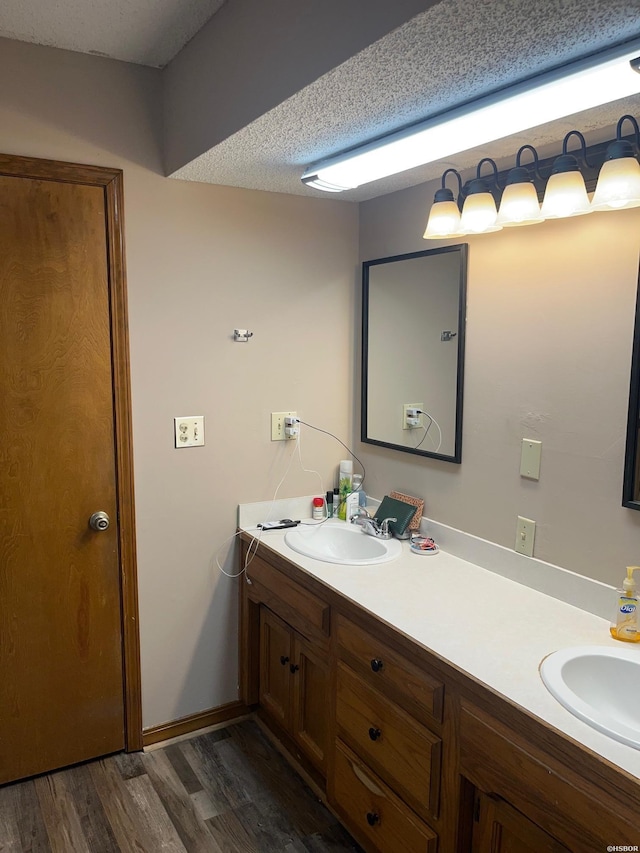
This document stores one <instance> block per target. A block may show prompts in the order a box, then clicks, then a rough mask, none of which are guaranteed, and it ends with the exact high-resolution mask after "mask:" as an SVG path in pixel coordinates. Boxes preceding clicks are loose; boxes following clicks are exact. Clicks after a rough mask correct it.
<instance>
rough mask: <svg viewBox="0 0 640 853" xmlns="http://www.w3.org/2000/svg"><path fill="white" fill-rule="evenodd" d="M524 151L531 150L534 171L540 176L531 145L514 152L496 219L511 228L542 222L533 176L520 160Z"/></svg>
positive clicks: (535, 155) (534, 151) (536, 153)
mask: <svg viewBox="0 0 640 853" xmlns="http://www.w3.org/2000/svg"><path fill="white" fill-rule="evenodd" d="M525 151H531V152H533V158H534V160H533V162H534V171H535V174H536V175H537V176H538V177H540V171H539V165H538V163H539V161H538V152H537V151H536V149H535V148H534V147H533V145H523V146H522V148H520V149H519V150H518V153H517V154H516V166H515V169H511V171H510V172H509V175H508V176H507V184H506V186H505V188H504V192H503V193H502V201H501V202H500V210H499V211H498V219H497V220H496V221H497V224H498V225H503V226H506V227H509V228H511V227H514V226H516V225H536V224H538V223H539V222H544V216H543V215H542V213H541V212H540V202H539V201H538V191H537V190H536V188H535V184H534V183H533V178H532V177H531V173H530V172H529V170H528V169H527V168H526V167H525V166H523V165H522V164H521V162H520V160H521V157H522V155H523V153H524V152H525Z"/></svg>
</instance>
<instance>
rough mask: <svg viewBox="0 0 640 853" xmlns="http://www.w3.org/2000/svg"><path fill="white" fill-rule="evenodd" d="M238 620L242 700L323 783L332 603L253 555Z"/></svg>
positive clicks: (315, 779) (244, 580)
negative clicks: (330, 604) (255, 711)
mask: <svg viewBox="0 0 640 853" xmlns="http://www.w3.org/2000/svg"><path fill="white" fill-rule="evenodd" d="M244 547H246V546H244ZM243 559H244V558H243ZM243 565H244V562H243ZM240 619H241V631H240V653H241V661H240V691H241V695H242V699H243V701H244V702H245V703H246V704H247V705H249V706H251V707H253V706H257V708H258V710H259V713H260V714H261V716H262V717H263V718H264V719H265V721H266V722H267V724H268V725H270V727H271V728H272V729H274V731H275V733H276V734H277V735H278V737H279V738H280V739H281V740H282V741H283V743H284V745H285V746H286V747H287V748H288V749H289V751H290V752H291V753H292V754H293V755H294V756H295V758H296V759H297V760H298V761H299V762H300V763H301V764H302V766H303V767H304V768H305V769H306V770H307V771H308V772H309V773H310V775H311V777H312V778H313V779H314V781H316V783H317V784H319V785H320V786H321V787H323V786H324V779H325V776H326V766H327V747H328V741H329V734H328V725H329V718H330V712H331V699H330V694H331V690H330V672H331V667H330V652H329V637H330V608H329V605H328V604H327V602H326V601H325V600H323V599H322V598H320V597H318V596H317V595H315V594H314V593H313V592H310V591H309V590H307V589H305V588H304V587H302V586H301V585H300V584H298V583H296V582H295V581H293V580H292V579H291V578H290V577H288V576H287V575H286V574H284V573H283V572H281V571H279V570H278V569H277V568H276V567H275V566H272V565H270V564H269V563H267V562H266V561H265V560H263V559H262V558H261V557H260V556H255V557H253V559H252V560H251V562H250V564H249V567H248V570H247V572H246V573H245V575H244V578H243V582H242V585H241V600H240Z"/></svg>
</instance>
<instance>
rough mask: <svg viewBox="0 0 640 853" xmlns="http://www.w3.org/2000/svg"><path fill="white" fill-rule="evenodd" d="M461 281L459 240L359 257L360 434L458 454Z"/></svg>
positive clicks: (410, 449) (451, 457) (427, 451)
mask: <svg viewBox="0 0 640 853" xmlns="http://www.w3.org/2000/svg"><path fill="white" fill-rule="evenodd" d="M466 281H467V244H466V243H464V244H460V245H457V246H446V247H444V248H440V249H429V250H427V251H424V252H413V253H411V254H406V255H395V256H393V257H390V258H379V259H377V260H372V261H365V262H364V263H363V265H362V433H361V438H362V441H364V442H367V443H369V444H378V445H381V446H382V447H390V448H393V449H395V450H403V451H405V452H406V453H416V454H419V455H422V456H433V457H435V458H437V459H445V460H447V461H449V462H460V460H461V455H462V386H463V369H464V336H465V307H466ZM407 408H408V409H409V410H411V409H414V410H415V409H417V410H419V413H414V412H411V411H409V413H408V415H407V413H406V409H407Z"/></svg>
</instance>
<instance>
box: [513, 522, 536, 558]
mask: <svg viewBox="0 0 640 853" xmlns="http://www.w3.org/2000/svg"><path fill="white" fill-rule="evenodd" d="M535 536H536V523H535V521H532V520H531V519H530V518H523V517H522V516H521V515H519V516H518V524H517V526H516V546H515V548H516V551H517V552H518V554H525V555H526V556H527V557H533V540H534V539H535Z"/></svg>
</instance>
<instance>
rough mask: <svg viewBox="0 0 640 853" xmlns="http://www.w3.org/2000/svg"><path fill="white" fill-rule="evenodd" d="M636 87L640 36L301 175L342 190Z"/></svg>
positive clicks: (620, 95)
mask: <svg viewBox="0 0 640 853" xmlns="http://www.w3.org/2000/svg"><path fill="white" fill-rule="evenodd" d="M639 92H640V40H635V41H633V42H627V43H626V44H622V45H618V46H617V47H616V48H613V49H611V50H608V51H603V52H602V53H598V54H595V55H592V56H589V57H586V58H585V59H581V60H579V61H577V62H573V63H570V64H568V65H565V66H563V67H562V68H559V69H556V70H554V71H551V72H548V73H546V74H541V75H539V76H537V77H532V78H530V79H529V80H526V81H524V82H522V83H519V84H517V85H515V86H510V87H508V88H506V89H502V90H501V91H500V92H496V93H494V94H493V95H489V96H487V97H485V98H481V99H480V100H477V101H473V102H471V103H469V104H465V105H464V106H462V107H458V108H456V109H454V110H451V111H449V112H446V113H442V114H440V115H438V116H435V117H433V118H430V119H426V120H425V121H423V122H419V123H418V124H414V125H412V126H411V127H408V128H405V129H404V130H399V131H396V132H395V133H391V134H389V135H388V136H384V137H382V138H381V139H377V140H375V141H373V142H369V143H367V144H365V145H362V146H360V147H358V148H353V149H351V150H350V151H345V152H343V153H342V154H337V155H335V156H334V157H329V158H327V159H326V160H323V161H321V162H319V163H317V164H316V165H314V166H311V167H309V168H308V169H307V170H306V171H305V173H304V175H303V176H302V181H303V183H305V184H307V185H308V186H311V187H315V188H316V189H320V190H325V191H329V192H341V191H344V190H349V189H354V188H355V187H359V186H361V185H362V184H367V183H369V182H370V181H377V180H379V179H380V178H385V177H387V176H388V175H395V174H397V173H398V172H404V171H406V170H407V169H413V168H415V167H416V166H422V165H424V164H425V163H432V162H434V161H435V160H440V159H442V158H444V157H448V156H450V155H452V154H457V153H459V152H460V151H468V150H469V149H471V148H476V147H477V146H479V145H484V144H486V143H487V142H492V141H493V140H495V139H502V138H503V137H505V136H511V135H512V134H515V133H519V132H521V131H523V130H528V129H529V128H532V127H537V126H538V125H541V124H546V123H547V122H550V121H554V120H555V119H559V118H562V117H564V116H566V115H572V114H574V113H579V112H582V111H583V110H589V109H592V108H593V107H598V106H600V105H601V104H606V103H609V102H610V101H616V100H618V99H619V98H626V97H628V96H630V95H636V94H638V93H639Z"/></svg>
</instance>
